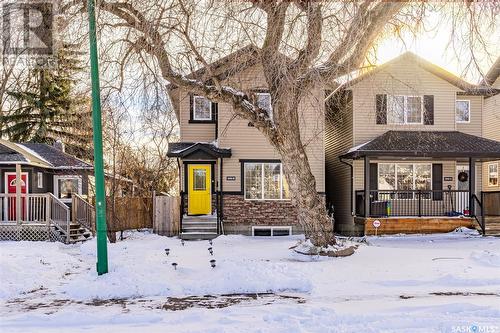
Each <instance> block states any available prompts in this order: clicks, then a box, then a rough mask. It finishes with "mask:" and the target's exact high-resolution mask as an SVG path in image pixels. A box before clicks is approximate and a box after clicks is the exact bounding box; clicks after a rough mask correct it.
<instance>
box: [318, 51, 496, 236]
mask: <svg viewBox="0 0 500 333" xmlns="http://www.w3.org/2000/svg"><path fill="white" fill-rule="evenodd" d="M493 81H495V83H494V84H493V85H492V86H485V85H473V84H470V83H468V82H466V81H464V80H462V79H460V78H458V77H456V76H455V75H453V74H451V73H449V72H447V71H445V70H443V69H442V68H440V67H438V66H436V65H434V64H431V63H429V62H427V61H425V60H424V59H422V58H419V57H418V56H416V55H414V54H412V53H405V54H403V55H402V56H400V57H398V58H396V59H394V60H392V61H390V62H388V63H386V64H384V65H382V66H379V67H377V68H376V69H374V70H371V71H369V72H367V73H365V74H363V75H360V76H359V77H357V78H356V79H354V80H352V81H350V82H347V83H346V84H344V85H343V86H342V87H341V88H340V89H337V91H336V93H335V94H334V95H333V96H332V98H331V100H329V101H328V104H327V105H328V107H327V111H326V112H327V114H326V119H327V120H326V135H325V137H326V140H325V141H326V158H325V161H326V193H327V202H329V203H330V204H332V205H333V208H334V213H335V230H336V231H337V232H340V233H343V234H353V235H360V234H370V233H372V232H374V223H373V222H374V220H378V222H380V226H379V227H378V229H377V231H378V232H383V233H399V232H436V231H451V230H453V229H455V228H456V227H458V226H469V227H474V226H478V225H479V226H484V225H483V222H482V219H481V216H479V215H480V211H481V206H482V192H483V191H494V190H495V189H496V190H498V189H499V187H498V166H497V165H498V164H497V162H495V160H498V159H499V158H500V142H498V140H500V130H499V128H500V118H499V112H500V111H499V107H498V105H499V101H500V99H499V96H500V95H499V94H498V93H499V90H498V88H499V87H498V72H497V75H496V77H495V79H494V80H493ZM496 140H497V141H496ZM495 167H496V169H495ZM487 169H488V170H487ZM378 222H376V223H375V225H376V224H378Z"/></svg>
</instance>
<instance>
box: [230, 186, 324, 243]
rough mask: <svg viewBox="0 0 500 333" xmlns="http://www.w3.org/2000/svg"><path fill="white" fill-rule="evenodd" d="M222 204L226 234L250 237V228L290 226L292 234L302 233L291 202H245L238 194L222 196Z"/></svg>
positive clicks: (295, 210)
mask: <svg viewBox="0 0 500 333" xmlns="http://www.w3.org/2000/svg"><path fill="white" fill-rule="evenodd" d="M323 198H324V195H323ZM223 204H224V231H225V233H227V234H243V235H251V234H252V226H291V227H292V233H294V234H300V233H303V229H302V227H301V226H300V225H299V224H298V220H297V209H296V208H295V207H294V206H293V205H292V203H291V201H282V200H264V201H259V200H245V199H244V198H243V195H240V194H224V198H223Z"/></svg>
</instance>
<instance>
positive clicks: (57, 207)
mask: <svg viewBox="0 0 500 333" xmlns="http://www.w3.org/2000/svg"><path fill="white" fill-rule="evenodd" d="M47 196H48V198H49V207H50V208H49V214H48V216H49V221H50V223H51V224H52V225H54V226H55V227H56V228H57V229H58V230H60V231H61V232H62V233H63V234H64V235H65V237H66V243H69V236H70V213H69V207H68V206H66V204H65V203H64V202H62V201H61V200H59V199H58V198H57V197H56V196H55V195H53V194H52V193H47Z"/></svg>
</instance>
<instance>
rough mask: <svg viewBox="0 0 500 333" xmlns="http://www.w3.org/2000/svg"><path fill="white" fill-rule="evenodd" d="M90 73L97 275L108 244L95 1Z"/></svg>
mask: <svg viewBox="0 0 500 333" xmlns="http://www.w3.org/2000/svg"><path fill="white" fill-rule="evenodd" d="M87 10H88V14H89V40H90V73H91V79H92V126H93V134H94V135H93V137H94V177H95V203H96V208H95V209H96V229H97V265H96V266H97V274H98V275H102V274H106V273H107V272H108V247H107V246H108V244H107V238H106V237H107V236H106V234H107V230H106V191H105V184H104V163H103V157H102V121H101V93H100V87H99V62H98V59H97V37H96V27H95V26H96V24H95V0H88V6H87Z"/></svg>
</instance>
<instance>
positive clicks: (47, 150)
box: [20, 142, 93, 169]
mask: <svg viewBox="0 0 500 333" xmlns="http://www.w3.org/2000/svg"><path fill="white" fill-rule="evenodd" d="M20 145H22V146H23V147H25V148H27V149H29V150H31V151H33V152H34V153H36V154H38V155H39V156H40V157H42V158H43V159H44V160H46V161H47V162H49V163H50V164H51V165H52V166H53V168H55V169H92V168H93V167H92V165H91V164H89V163H87V162H85V161H82V160H80V159H79V158H76V157H75V156H73V155H70V154H68V153H65V152H63V151H61V150H59V149H57V148H55V147H52V146H50V145H47V144H44V143H31V142H27V143H20Z"/></svg>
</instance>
